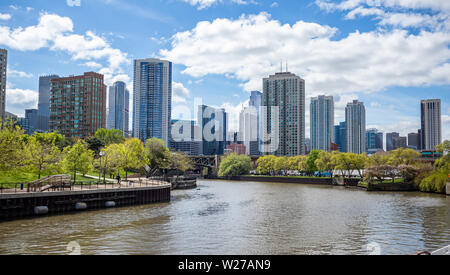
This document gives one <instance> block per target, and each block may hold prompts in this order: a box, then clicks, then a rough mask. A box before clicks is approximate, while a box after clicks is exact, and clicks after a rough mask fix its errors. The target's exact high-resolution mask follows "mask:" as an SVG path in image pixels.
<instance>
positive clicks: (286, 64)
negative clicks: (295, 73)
mask: <svg viewBox="0 0 450 275" xmlns="http://www.w3.org/2000/svg"><path fill="white" fill-rule="evenodd" d="M286 72H289V70H288V62H287V61H286Z"/></svg>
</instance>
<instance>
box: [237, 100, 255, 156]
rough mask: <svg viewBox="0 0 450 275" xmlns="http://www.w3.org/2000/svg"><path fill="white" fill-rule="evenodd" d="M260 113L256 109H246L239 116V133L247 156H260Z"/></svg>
mask: <svg viewBox="0 0 450 275" xmlns="http://www.w3.org/2000/svg"><path fill="white" fill-rule="evenodd" d="M258 130H259V129H258V111H257V110H256V108H255V107H245V108H244V109H243V110H242V111H241V113H240V114H239V133H240V137H241V139H242V142H243V144H244V145H245V148H246V149H247V152H246V153H247V155H251V156H257V155H259V141H258Z"/></svg>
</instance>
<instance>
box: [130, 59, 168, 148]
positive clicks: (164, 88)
mask: <svg viewBox="0 0 450 275" xmlns="http://www.w3.org/2000/svg"><path fill="white" fill-rule="evenodd" d="M171 114H172V62H170V61H166V60H160V59H154V58H149V59H139V60H135V61H134V93H133V136H134V137H137V138H139V139H140V140H142V141H144V142H145V141H146V140H147V139H150V138H153V137H155V138H158V139H162V140H163V141H164V144H165V146H168V145H169V131H170V121H171Z"/></svg>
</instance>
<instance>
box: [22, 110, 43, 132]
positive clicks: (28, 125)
mask: <svg viewBox="0 0 450 275" xmlns="http://www.w3.org/2000/svg"><path fill="white" fill-rule="evenodd" d="M38 124H39V118H38V110H37V109H26V110H25V123H24V125H23V127H22V129H24V130H25V133H26V134H28V135H32V134H33V133H34V132H36V131H37V130H38Z"/></svg>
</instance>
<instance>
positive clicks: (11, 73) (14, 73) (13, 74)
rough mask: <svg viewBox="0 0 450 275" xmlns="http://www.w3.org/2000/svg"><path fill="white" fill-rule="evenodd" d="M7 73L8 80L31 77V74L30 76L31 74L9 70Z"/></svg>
mask: <svg viewBox="0 0 450 275" xmlns="http://www.w3.org/2000/svg"><path fill="white" fill-rule="evenodd" d="M7 72H8V78H9V77H17V78H30V77H33V74H31V73H26V72H21V71H17V70H13V69H10V68H8V69H7Z"/></svg>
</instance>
